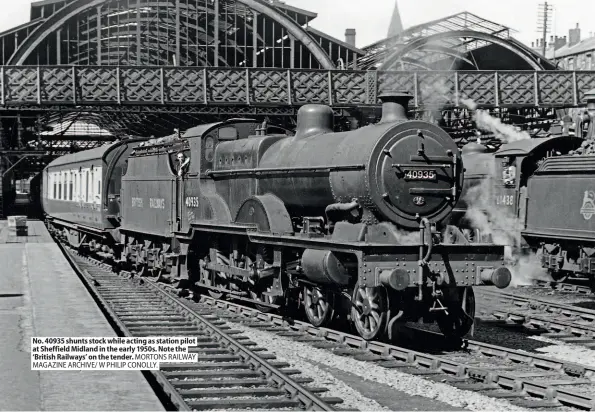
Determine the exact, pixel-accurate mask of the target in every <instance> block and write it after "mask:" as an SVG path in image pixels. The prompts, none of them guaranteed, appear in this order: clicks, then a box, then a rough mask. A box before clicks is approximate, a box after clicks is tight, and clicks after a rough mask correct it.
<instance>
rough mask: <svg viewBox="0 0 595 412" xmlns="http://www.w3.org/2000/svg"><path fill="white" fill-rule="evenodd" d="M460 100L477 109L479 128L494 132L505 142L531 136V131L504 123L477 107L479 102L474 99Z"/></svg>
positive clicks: (476, 119) (476, 116)
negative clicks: (521, 129)
mask: <svg viewBox="0 0 595 412" xmlns="http://www.w3.org/2000/svg"><path fill="white" fill-rule="evenodd" d="M460 102H461V103H462V104H463V105H465V106H467V108H468V109H470V110H474V111H475V114H474V115H473V119H474V120H475V124H476V125H477V127H478V128H479V129H481V130H485V131H488V132H492V133H494V135H495V136H496V138H497V139H499V140H500V141H502V142H503V143H510V142H516V141H518V140H525V139H530V138H531V136H530V135H529V133H527V132H524V131H520V130H518V128H516V127H514V126H512V125H509V124H505V123H502V120H500V119H498V118H497V117H493V116H491V115H490V113H489V112H488V111H486V110H481V109H477V104H476V103H475V102H474V101H473V100H471V99H467V98H461V99H460Z"/></svg>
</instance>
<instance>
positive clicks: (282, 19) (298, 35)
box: [7, 0, 335, 69]
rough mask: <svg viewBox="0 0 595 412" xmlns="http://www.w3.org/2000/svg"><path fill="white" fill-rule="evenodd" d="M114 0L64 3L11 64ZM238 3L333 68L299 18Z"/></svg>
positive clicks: (250, 0)
mask: <svg viewBox="0 0 595 412" xmlns="http://www.w3.org/2000/svg"><path fill="white" fill-rule="evenodd" d="M110 1H111V0H75V1H73V2H72V3H70V4H67V5H66V6H64V7H62V8H61V9H60V10H58V11H57V12H56V13H54V14H52V15H51V16H50V17H49V18H48V19H47V20H46V21H44V22H43V23H42V24H40V25H39V26H38V27H37V28H36V29H35V30H33V31H32V32H31V34H30V35H29V36H28V37H27V38H26V39H25V41H24V42H23V43H21V45H20V46H19V48H18V49H17V50H16V51H15V53H14V54H13V55H12V56H11V57H10V59H9V61H8V63H7V64H8V65H15V66H16V65H23V64H25V61H26V60H27V58H28V57H29V56H30V55H31V54H32V53H33V52H34V51H35V49H36V48H37V47H38V46H39V45H41V44H42V42H43V41H44V40H45V39H46V38H47V37H48V36H49V35H50V34H51V33H53V32H54V31H56V30H57V29H59V28H60V27H61V26H63V25H64V24H65V23H66V22H67V21H68V20H70V19H71V18H73V17H75V16H76V15H78V14H80V13H84V12H85V11H87V10H89V9H92V8H94V7H98V6H102V5H104V4H108V3H109V2H110ZM236 1H237V2H238V3H241V4H243V5H244V6H246V7H248V8H250V9H252V10H254V11H256V12H258V13H260V14H263V15H265V16H267V17H268V18H270V19H271V20H273V21H275V22H276V23H278V24H280V25H281V26H283V27H284V28H285V30H287V32H288V33H289V34H291V35H292V36H293V37H295V39H296V40H297V41H299V42H300V43H301V44H302V45H303V46H304V47H306V48H307V49H308V50H309V51H310V53H312V55H313V56H314V57H315V58H316V59H317V60H318V62H319V63H320V65H321V67H322V68H324V69H333V68H334V67H335V65H334V64H333V62H332V60H331V58H330V57H329V56H328V54H327V53H326V52H325V51H324V50H323V49H322V47H321V46H320V45H319V44H317V43H316V42H315V41H314V40H313V39H312V38H311V37H310V36H309V35H308V33H307V32H306V31H305V30H304V29H303V28H302V27H301V26H300V25H299V24H297V23H296V22H294V21H293V20H291V19H290V18H289V17H287V16H285V15H283V14H282V13H280V12H278V11H277V10H275V9H274V8H273V7H271V6H269V5H268V4H266V3H264V2H262V0H236Z"/></svg>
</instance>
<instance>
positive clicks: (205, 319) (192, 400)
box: [62, 246, 342, 410]
mask: <svg viewBox="0 0 595 412" xmlns="http://www.w3.org/2000/svg"><path fill="white" fill-rule="evenodd" d="M62 249H63V251H64V253H65V255H66V257H67V258H68V260H69V261H70V263H71V265H72V266H73V267H74V268H75V270H76V271H77V273H78V274H79V276H80V277H81V279H82V280H83V282H84V283H85V285H86V287H87V289H88V290H89V291H90V293H91V294H92V295H93V297H94V299H95V300H96V302H98V304H99V305H100V307H101V308H102V310H103V312H104V313H105V314H106V315H107V316H108V318H109V319H110V320H111V322H112V324H115V325H116V327H117V329H118V330H119V331H120V333H121V335H122V336H127V337H144V336H160V335H164V336H194V337H197V339H198V345H197V346H196V347H191V348H189V350H190V352H194V353H197V354H198V360H197V362H196V363H180V364H165V363H161V366H160V370H159V371H150V372H151V373H152V374H153V376H154V379H155V380H156V381H157V383H158V386H159V387H160V389H161V390H162V391H163V392H164V394H165V396H166V398H168V399H169V401H170V402H171V404H172V406H173V407H174V408H175V409H177V410H221V409H223V410H225V409H233V410H248V409H249V410H254V409H256V410H258V409H275V410H304V409H306V410H335V409H334V408H333V406H332V405H335V404H339V403H341V402H342V400H341V399H339V398H330V397H329V398H322V397H320V396H319V395H320V394H322V393H324V392H326V391H327V389H325V388H314V387H309V386H307V384H308V383H310V382H312V379H309V378H306V377H301V376H300V373H301V372H300V371H299V370H295V369H290V368H289V366H290V365H289V364H287V363H284V362H279V361H276V360H275V356H274V355H272V354H269V353H267V352H266V349H265V348H261V347H257V346H256V344H255V343H254V342H251V341H250V340H249V339H248V338H246V337H243V336H241V334H240V332H239V331H234V330H232V329H231V328H230V327H229V326H228V325H226V322H225V321H224V320H221V319H220V318H218V316H216V315H213V314H209V313H208V310H204V309H207V308H208V307H210V306H209V305H204V304H203V308H202V309H203V310H201V308H200V306H199V307H198V308H196V307H190V306H189V305H188V304H187V303H186V302H184V301H182V300H181V299H179V298H177V297H175V296H172V295H171V294H169V293H167V292H166V291H164V290H163V289H162V288H160V287H158V286H157V285H155V284H154V283H152V282H144V281H142V280H141V281H138V280H137V281H134V280H130V279H127V278H126V277H123V276H119V275H116V274H115V273H113V272H112V271H111V268H110V267H109V266H107V265H103V264H100V263H98V262H96V261H93V260H89V259H86V258H83V257H81V256H78V255H77V254H76V252H73V251H71V250H68V249H66V248H64V247H63V246H62ZM197 309H198V310H197ZM161 395H163V394H161Z"/></svg>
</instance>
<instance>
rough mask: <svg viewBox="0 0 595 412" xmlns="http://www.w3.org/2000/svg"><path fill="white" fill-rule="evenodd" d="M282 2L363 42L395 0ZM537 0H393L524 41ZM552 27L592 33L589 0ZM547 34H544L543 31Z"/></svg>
mask: <svg viewBox="0 0 595 412" xmlns="http://www.w3.org/2000/svg"><path fill="white" fill-rule="evenodd" d="M285 1H286V3H288V4H291V5H293V6H296V7H300V8H303V9H306V10H310V11H313V12H316V13H318V17H317V18H316V19H315V20H314V21H313V22H312V23H311V25H312V27H315V28H316V29H319V30H322V31H324V32H326V33H328V34H330V35H331V36H334V37H336V38H338V39H341V40H342V39H344V38H345V29H346V28H355V29H356V31H357V43H356V44H357V46H358V47H363V46H367V45H368V44H371V43H374V42H375V41H377V40H380V39H382V38H384V37H386V35H387V32H388V27H389V23H390V18H391V15H392V11H393V8H394V4H395V0H285ZM541 2H542V0H475V1H471V0H398V3H399V9H400V11H401V20H402V21H403V25H404V26H405V28H407V27H410V26H413V25H416V24H420V23H424V22H427V21H430V20H435V19H439V18H442V17H446V16H448V15H451V14H455V13H458V12H461V11H469V12H471V13H474V14H477V15H478V16H480V17H482V18H484V19H487V20H492V21H494V22H496V23H499V24H502V25H504V26H508V27H510V28H512V29H514V30H516V31H517V32H518V33H515V34H513V35H514V36H515V37H516V38H518V39H519V40H521V41H522V42H524V43H525V44H527V45H530V43H531V41H534V40H535V39H537V38H538V37H541V36H540V35H539V34H538V33H537V6H538V4H539V3H541ZM30 4H31V1H30V0H0V5H1V8H0V10H2V12H1V13H0V32H1V31H4V30H7V29H10V28H12V27H14V26H16V25H18V24H21V23H25V22H27V21H29V7H30ZM549 4H552V5H553V6H554V18H553V22H552V23H553V24H552V27H553V28H554V32H552V33H551V34H557V35H559V36H564V35H566V36H568V29H570V28H573V27H575V26H576V24H577V23H579V25H580V28H581V38H585V37H588V36H589V33H590V32H595V21H594V20H593V10H594V9H595V6H593V0H551V1H550V2H549ZM548 39H549V35H548Z"/></svg>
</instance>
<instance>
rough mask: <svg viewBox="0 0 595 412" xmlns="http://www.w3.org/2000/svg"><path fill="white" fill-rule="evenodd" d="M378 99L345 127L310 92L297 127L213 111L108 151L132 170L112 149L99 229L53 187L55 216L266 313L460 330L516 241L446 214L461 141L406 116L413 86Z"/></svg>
mask: <svg viewBox="0 0 595 412" xmlns="http://www.w3.org/2000/svg"><path fill="white" fill-rule="evenodd" d="M381 99H382V101H383V108H382V111H383V112H382V119H381V120H380V122H379V123H377V124H374V125H370V126H366V127H362V128H360V129H357V130H353V131H348V132H340V133H334V132H333V119H334V114H333V111H332V109H331V108H330V107H328V106H324V105H307V106H304V107H302V108H301V109H300V110H299V113H298V123H297V130H296V132H295V134H291V133H286V132H285V131H283V130H281V129H274V128H272V127H270V126H269V127H265V124H263V126H262V127H258V124H257V123H256V122H254V121H252V120H246V119H244V120H242V119H239V120H237V119H236V120H229V121H226V122H222V123H216V124H210V125H203V126H199V127H197V128H194V129H190V130H189V131H187V132H186V133H185V134H184V135H183V136H181V137H179V138H178V137H176V136H173V137H170V138H162V139H156V140H152V141H148V142H143V143H140V144H138V143H136V144H135V147H134V148H133V149H132V150H131V151H129V152H127V154H126V156H123V157H118V160H113V159H112V160H111V161H113V162H116V163H117V164H119V165H120V166H119V170H122V171H123V175H122V176H115V175H114V173H115V170H116V168H115V167H112V165H111V164H109V162H110V160H109V159H107V158H106V156H103V155H102V156H103V157H104V158H103V159H100V160H101V162H103V169H102V170H103V171H102V172H101V173H103V176H102V179H103V180H102V182H103V184H102V187H103V188H104V190H103V192H101V193H103V194H102V195H101V196H103V197H102V198H101V199H100V200H99V204H98V208H97V209H98V213H102V214H103V216H104V217H105V220H103V222H105V223H107V222H111V223H110V225H107V224H106V225H105V226H104V227H103V228H102V227H99V226H100V225H95V226H96V228H95V229H93V230H88V229H86V224H85V221H77V222H70V221H68V219H65V218H64V217H63V216H62V215H60V214H56V213H54V212H53V208H54V203H53V202H52V201H50V200H49V199H46V213H47V215H48V220H49V224H50V225H51V226H52V227H53V228H54V229H55V230H57V231H58V233H62V234H65V235H64V236H65V237H67V238H73V236H72V235H71V233H74V232H80V233H84V235H81V236H85V239H86V240H85V241H84V242H82V243H79V244H76V245H75V246H76V247H79V248H86V249H87V250H89V251H90V252H91V253H94V254H95V255H97V256H101V257H102V258H104V259H106V260H109V261H111V262H112V263H113V264H114V266H116V267H118V268H125V269H127V270H132V271H134V272H135V273H137V274H138V275H155V276H159V277H160V278H161V279H165V280H168V281H170V282H176V284H177V285H178V286H179V287H182V288H190V289H195V290H196V289H197V288H199V289H202V290H206V291H208V293H210V294H211V295H213V296H215V297H218V298H233V299H241V300H244V301H252V302H253V303H255V304H256V305H257V306H258V307H259V308H260V309H261V310H265V311H272V310H277V309H279V308H281V307H283V306H286V305H291V306H292V307H293V308H296V307H297V308H299V310H303V311H304V312H305V316H306V317H307V318H308V320H309V321H310V322H311V323H312V324H314V325H317V326H321V325H326V324H328V323H330V322H332V321H333V320H334V319H335V318H337V317H339V318H342V319H344V320H349V321H350V322H351V323H352V324H353V326H354V327H355V329H356V330H357V332H358V333H359V334H360V335H361V336H362V337H364V338H365V339H377V338H380V337H381V336H383V335H385V334H387V332H388V333H390V331H391V330H392V327H393V325H395V324H396V323H397V322H406V321H417V320H419V319H423V320H424V321H427V322H437V323H438V325H439V326H440V328H441V330H442V332H443V333H445V334H447V335H450V336H463V335H465V334H466V333H467V332H468V331H469V330H470V328H471V326H472V324H473V319H474V313H475V299H474V294H473V287H474V286H482V285H496V286H497V287H500V288H503V287H506V286H508V284H509V283H510V280H511V274H510V271H509V270H508V269H507V268H505V267H504V266H503V258H504V247H503V246H497V245H494V244H486V243H470V242H469V241H467V240H466V239H465V237H464V236H463V235H462V233H460V231H459V230H458V229H457V228H455V227H452V226H448V225H447V224H446V223H445V222H447V220H448V218H449V216H450V214H451V213H452V211H453V208H454V205H455V204H456V203H457V201H458V199H459V197H460V194H461V189H462V184H463V164H462V158H461V155H460V152H459V150H458V148H457V146H456V144H455V142H454V141H453V140H452V139H451V137H450V136H449V135H448V134H447V133H446V132H445V131H444V130H442V129H441V128H439V127H438V126H436V125H433V124H431V123H427V122H424V121H418V120H408V119H407V107H408V103H409V100H410V99H411V96H409V95H406V94H403V93H387V94H385V95H383V96H381ZM127 144H128V145H132V144H133V143H126V142H122V143H117V144H115V145H113V146H112V147H111V148H110V149H109V150H108V152H110V151H114V150H117V147H118V145H127ZM106 150H107V149H106ZM107 157H109V155H107ZM118 162H119V163H118ZM63 164H64V161H62V165H63ZM60 167H64V166H60V165H52V164H50V165H49V166H48V168H47V169H46V173H52V172H53V171H55V169H56V168H60ZM110 171H111V172H110ZM106 173H112V175H109V176H107V175H106ZM114 179H120V180H121V182H119V183H118V185H115V186H114V187H119V185H120V184H121V190H120V191H110V189H109V186H108V185H107V182H108V181H112V180H114ZM106 192H107V193H106ZM108 210H110V211H112V212H108Z"/></svg>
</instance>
